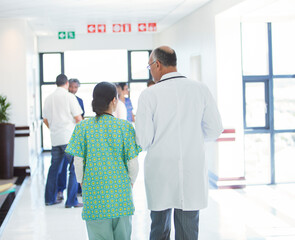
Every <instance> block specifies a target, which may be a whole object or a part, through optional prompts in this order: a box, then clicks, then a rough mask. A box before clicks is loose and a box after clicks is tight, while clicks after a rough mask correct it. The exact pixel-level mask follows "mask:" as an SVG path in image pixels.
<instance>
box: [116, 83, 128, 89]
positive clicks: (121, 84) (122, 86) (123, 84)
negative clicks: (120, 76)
mask: <svg viewBox="0 0 295 240" xmlns="http://www.w3.org/2000/svg"><path fill="white" fill-rule="evenodd" d="M118 85H119V86H120V87H121V89H122V90H124V87H125V86H126V85H127V86H128V84H127V83H126V82H119V83H118Z"/></svg>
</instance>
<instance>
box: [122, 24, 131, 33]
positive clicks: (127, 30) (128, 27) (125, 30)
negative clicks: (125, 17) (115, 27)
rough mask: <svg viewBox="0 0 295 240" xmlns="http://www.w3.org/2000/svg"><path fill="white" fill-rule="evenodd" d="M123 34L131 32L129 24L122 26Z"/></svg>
mask: <svg viewBox="0 0 295 240" xmlns="http://www.w3.org/2000/svg"><path fill="white" fill-rule="evenodd" d="M123 32H131V24H130V23H125V24H123Z"/></svg>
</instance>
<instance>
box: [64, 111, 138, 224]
mask: <svg viewBox="0 0 295 240" xmlns="http://www.w3.org/2000/svg"><path fill="white" fill-rule="evenodd" d="M140 151H141V149H140V147H139V146H138V145H137V144H136V142H135V132H134V128H133V126H132V124H131V123H129V122H128V121H126V120H122V119H118V118H115V117H113V116H111V115H102V116H100V117H98V118H97V117H92V118H89V119H86V120H83V121H82V122H80V123H78V124H77V125H76V128H75V130H74V132H73V135H72V137H71V140H70V142H69V144H68V146H67V148H66V152H67V153H69V154H71V155H73V156H78V157H82V158H83V160H84V161H83V166H84V167H83V169H84V175H83V186H82V191H83V194H82V196H83V204H84V207H83V211H82V218H83V219H84V220H86V221H88V220H95V219H110V218H117V217H122V216H128V215H133V213H134V205H133V201H132V188H131V183H130V179H129V176H128V172H127V162H128V161H129V160H131V159H133V158H135V157H137V156H138V153H139V152H140Z"/></svg>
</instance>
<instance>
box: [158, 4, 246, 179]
mask: <svg viewBox="0 0 295 240" xmlns="http://www.w3.org/2000/svg"><path fill="white" fill-rule="evenodd" d="M241 2H243V0H213V1H211V2H209V3H208V4H206V5H204V6H203V7H202V8H200V9H199V10H197V11H196V12H194V13H192V14H191V15H189V16H188V17H186V18H184V19H182V20H181V21H180V22H178V23H177V24H175V25H174V26H172V27H170V28H169V29H167V30H166V31H164V32H162V33H160V34H158V35H157V36H156V38H155V40H154V47H156V46H160V45H169V46H171V47H172V48H174V49H175V51H176V53H177V57H178V71H179V72H181V73H182V74H184V75H186V76H188V77H191V76H195V75H196V73H195V72H196V70H194V69H192V68H193V64H194V61H195V59H196V58H197V59H198V63H197V66H195V68H197V69H199V70H198V75H200V77H199V78H200V80H201V81H202V82H204V83H205V84H206V85H207V86H208V87H209V88H210V90H211V92H212V94H213V95H214V97H215V99H216V100H217V103H218V105H219V109H220V112H221V116H222V119H223V124H224V127H225V128H234V129H236V131H237V132H238V133H239V132H240V131H241V130H243V122H242V121H243V115H242V114H243V111H242V108H243V105H242V91H241V89H242V88H241V86H242V85H241V84H242V79H241V76H242V75H241V64H240V62H241V58H240V50H239V47H240V45H239V44H240V42H239V32H237V29H238V28H237V27H239V18H237V17H235V18H230V19H226V18H224V17H223V18H221V17H219V19H217V16H218V14H220V13H222V12H224V11H226V10H228V9H229V8H231V7H233V6H235V5H236V4H239V3H241ZM232 21H233V22H232ZM231 33H232V34H233V35H234V38H233V39H231V36H230V34H231ZM228 34H229V35H228ZM237 34H238V35H237ZM229 40H230V41H229ZM226 41H229V42H228V43H226ZM233 43H234V45H233V48H231V44H233ZM226 53H229V54H228V55H226ZM233 63H234V64H233ZM233 82H235V83H236V84H232V83H233ZM234 113H236V114H234ZM225 137H226V136H225ZM235 137H236V142H235V143H234V145H233V146H232V147H230V148H228V147H227V146H225V145H224V143H221V144H223V145H221V144H220V143H218V144H217V143H215V144H210V145H209V146H207V147H208V148H209V149H210V151H207V157H208V160H209V170H210V172H212V173H213V174H215V175H216V176H217V177H219V178H221V177H225V176H223V175H227V174H228V175H229V176H228V177H229V178H230V177H239V176H243V174H244V169H243V167H244V165H243V164H244V162H243V155H244V154H243V148H242V146H243V145H242V144H243V135H240V134H236V136H235ZM236 145H238V147H239V148H238V149H237V152H233V151H232V152H233V154H238V155H237V156H236V158H238V156H239V157H240V159H238V160H233V161H235V163H237V167H236V168H235V173H232V172H228V171H226V170H224V168H225V169H229V168H232V166H231V165H229V164H230V163H229V162H227V161H226V159H224V157H225V156H224V155H223V152H224V151H223V149H227V151H228V149H229V150H231V149H235V147H236ZM212 148H213V149H214V151H212ZM218 148H219V150H218ZM239 151H241V152H239ZM231 159H232V158H231ZM223 161H225V162H226V164H223ZM233 174H234V175H233Z"/></svg>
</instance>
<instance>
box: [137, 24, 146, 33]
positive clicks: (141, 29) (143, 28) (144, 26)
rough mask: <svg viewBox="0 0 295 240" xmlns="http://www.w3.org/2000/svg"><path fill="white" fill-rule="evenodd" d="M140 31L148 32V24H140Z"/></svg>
mask: <svg viewBox="0 0 295 240" xmlns="http://www.w3.org/2000/svg"><path fill="white" fill-rule="evenodd" d="M138 31H139V32H146V23H139V24H138Z"/></svg>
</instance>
